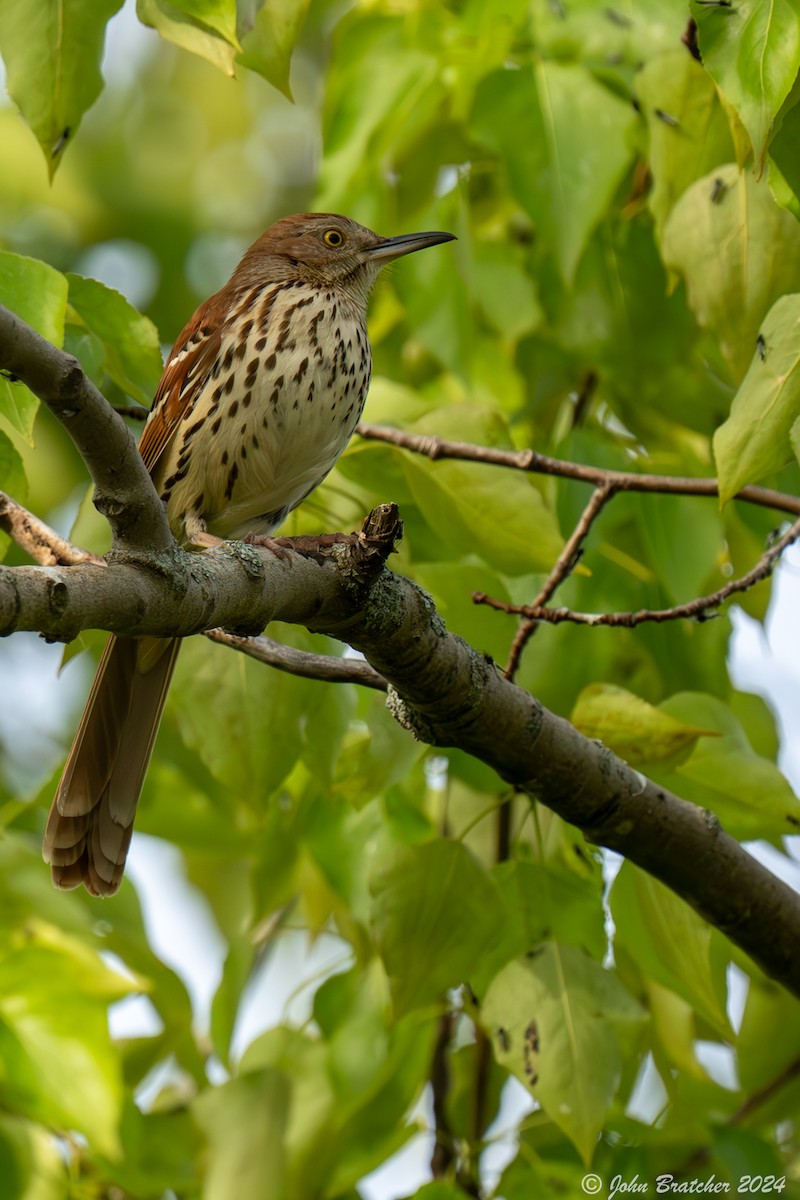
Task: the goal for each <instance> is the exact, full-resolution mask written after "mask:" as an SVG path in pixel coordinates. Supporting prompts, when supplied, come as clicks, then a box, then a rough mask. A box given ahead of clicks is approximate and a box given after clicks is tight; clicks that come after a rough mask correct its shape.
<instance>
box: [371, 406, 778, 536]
mask: <svg viewBox="0 0 800 1200" xmlns="http://www.w3.org/2000/svg"><path fill="white" fill-rule="evenodd" d="M358 433H360V434H361V436H362V437H363V438H368V439H369V440H371V441H379V442H388V443H389V444H390V445H392V446H399V447H400V448H401V449H402V450H411V451H413V452H414V453H415V454H424V455H426V456H427V457H428V458H430V459H433V460H436V459H437V458H458V459H463V460H464V461H467V462H481V463H487V464H489V465H492V466H498V467H511V468H513V469H514V470H517V471H528V472H531V473H532V474H535V475H556V476H558V477H560V478H562V479H577V480H579V481H580V482H582V483H590V484H593V485H594V486H595V487H606V486H609V485H610V486H612V487H613V489H614V491H615V492H655V493H659V494H664V495H672V496H718V495H719V488H718V486H717V481H716V479H693V478H692V477H691V476H680V475H652V474H641V475H640V474H637V473H636V472H633V471H631V472H628V471H611V470H606V469H605V468H603V467H591V466H585V465H584V464H582V463H573V462H569V461H568V460H566V459H562V458H551V457H550V456H549V455H547V454H537V453H536V451H535V450H499V449H497V448H496V447H494V446H473V445H472V444H471V443H469V442H451V441H447V440H445V439H444V438H438V437H423V436H421V435H420V434H417V433H403V432H402V431H401V430H399V429H390V428H389V427H388V426H385V425H364V424H361V425H359V426H358ZM734 499H736V500H746V501H747V502H748V503H750V504H758V505H760V506H761V507H762V508H774V509H777V510H778V511H779V512H787V513H791V514H792V515H793V516H800V497H798V496H789V495H787V493H785V492H778V491H776V490H774V489H773V488H763V487H755V486H748V487H744V488H742V490H741V491H740V492H737V493H736V496H735V497H734Z"/></svg>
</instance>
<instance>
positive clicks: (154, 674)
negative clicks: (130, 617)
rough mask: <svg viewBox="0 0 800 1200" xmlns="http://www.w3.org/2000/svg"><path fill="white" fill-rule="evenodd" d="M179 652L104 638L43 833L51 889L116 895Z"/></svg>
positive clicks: (148, 641) (174, 645)
mask: <svg viewBox="0 0 800 1200" xmlns="http://www.w3.org/2000/svg"><path fill="white" fill-rule="evenodd" d="M179 648H180V640H179V639H178V638H137V639H132V638H117V637H113V636H112V637H110V638H109V640H108V643H107V645H106V648H105V650H104V651H103V657H102V658H101V660H100V665H99V667H98V669H97V674H96V676H95V679H94V683H93V684H92V690H91V692H90V693H89V699H88V701H87V703H86V708H85V709H84V713H83V717H82V718H81V723H80V726H79V728H78V732H77V733H76V735H75V741H74V742H73V743H72V749H71V750H70V752H69V757H68V759H67V762H66V765H65V767H64V773H63V775H62V776H61V782H60V783H59V785H58V791H57V792H56V795H55V799H54V800H53V806H52V808H51V809H50V817H49V819H48V822H47V829H46V830H45V835H44V846H43V848H42V853H43V855H44V860H45V862H48V863H50V866H51V871H52V876H53V883H54V884H55V885H56V887H59V888H75V887H78V886H79V885H80V884H81V883H83V884H84V886H85V887H86V890H87V891H88V892H90V893H91V894H92V895H93V896H111V895H113V894H114V892H116V891H117V889H118V888H119V885H120V883H121V881H122V873H123V871H124V869H125V859H126V857H127V854H128V846H129V845H130V840H131V833H132V832H133V818H134V816H135V814H136V805H137V803H138V801H139V793H140V792H141V790H142V784H143V782H144V776H145V772H146V771H147V764H148V763H149V761H150V755H151V753H152V751H153V743H154V742H155V739H156V733H157V732H158V726H159V723H160V721H161V713H162V712H163V709H164V702H165V700H166V698H167V691H168V689H169V684H170V680H171V679H172V672H173V670H174V668H175V660H176V658H177V656H178V649H179Z"/></svg>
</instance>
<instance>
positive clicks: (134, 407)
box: [113, 404, 150, 421]
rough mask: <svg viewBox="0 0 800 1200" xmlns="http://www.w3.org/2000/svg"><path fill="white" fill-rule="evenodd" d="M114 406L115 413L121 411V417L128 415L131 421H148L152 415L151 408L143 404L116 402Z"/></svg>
mask: <svg viewBox="0 0 800 1200" xmlns="http://www.w3.org/2000/svg"><path fill="white" fill-rule="evenodd" d="M113 408H114V412H115V413H119V415H120V416H121V417H128V419H129V420H131V421H146V420H147V418H148V417H149V416H150V409H149V408H145V407H144V405H143V404H115V405H113Z"/></svg>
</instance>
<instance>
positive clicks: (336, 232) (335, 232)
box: [322, 229, 344, 250]
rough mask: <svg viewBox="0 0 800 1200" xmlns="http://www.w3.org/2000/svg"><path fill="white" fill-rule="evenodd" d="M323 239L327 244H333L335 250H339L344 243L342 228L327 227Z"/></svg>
mask: <svg viewBox="0 0 800 1200" xmlns="http://www.w3.org/2000/svg"><path fill="white" fill-rule="evenodd" d="M322 240H323V242H324V243H325V245H326V246H333V248H334V250H338V248H339V247H340V246H343V245H344V234H343V233H342V231H341V230H340V229H326V230H325V232H324V233H323V235H322Z"/></svg>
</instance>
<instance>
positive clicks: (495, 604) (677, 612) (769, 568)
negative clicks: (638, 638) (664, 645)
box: [472, 519, 800, 629]
mask: <svg viewBox="0 0 800 1200" xmlns="http://www.w3.org/2000/svg"><path fill="white" fill-rule="evenodd" d="M798 537H800V519H798V520H797V521H795V522H794V524H793V525H791V526H790V527H789V529H788V530H787V531H786V533H785V534H784V535H783V537H781V538H779V539H778V540H777V541H776V542H775V543H774V544H773V545H772V546H770V548H769V549H768V550H767V551H765V553H764V554H762V556H761V558H760V559H759V560H758V562H757V563H756V565H755V566H754V567H753V569H752V570H751V571H748V572H747V574H746V575H742V576H741V578H740V579H732V580H731V582H730V583H726V584H725V585H724V587H721V588H719V589H718V590H717V591H716V592H712V593H711V595H709V596H699V597H698V598H697V599H696V600H690V601H689V602H688V603H686V604H676V605H674V607H672V608H642V609H639V610H638V612H620V613H583V612H575V611H574V610H573V609H571V608H545V607H536V606H534V605H527V604H506V603H505V602H504V601H502V600H493V599H492V598H491V597H490V596H486V595H484V594H483V593H482V592H475V593H473V597H472V598H473V600H474V601H475V603H476V604H485V605H486V606H487V607H488V608H494V609H497V610H498V611H500V612H506V613H516V614H518V615H519V616H522V617H526V618H527V619H528V620H529V621H547V623H548V624H550V625H561V624H562V623H563V622H564V621H571V622H572V623H573V624H574V625H592V626H595V625H610V626H622V627H623V628H624V629H632V628H633V627H634V626H635V625H642V624H643V623H644V622H645V621H653V622H656V623H661V622H663V621H676V620H679V619H680V618H683V617H694V618H696V619H699V620H702V619H703V617H704V616H705V615H706V614H707V613H708V612H709V610H710V609H715V608H718V607H719V605H720V604H722V602H723V600H727V599H728V597H729V596H732V595H734V594H735V593H737V592H746V591H747V590H748V588H751V587H753V586H754V585H755V584H757V583H761V582H762V580H764V579H768V578H769V576H770V575H771V574H772V572H773V570H774V569H775V566H776V564H777V562H778V559H779V558H780V556H781V555H782V554H783V552H784V550H785V549H786V548H787V546H791V544H792V542H795V541H797V539H798ZM706 620H708V617H707V616H706Z"/></svg>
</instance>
